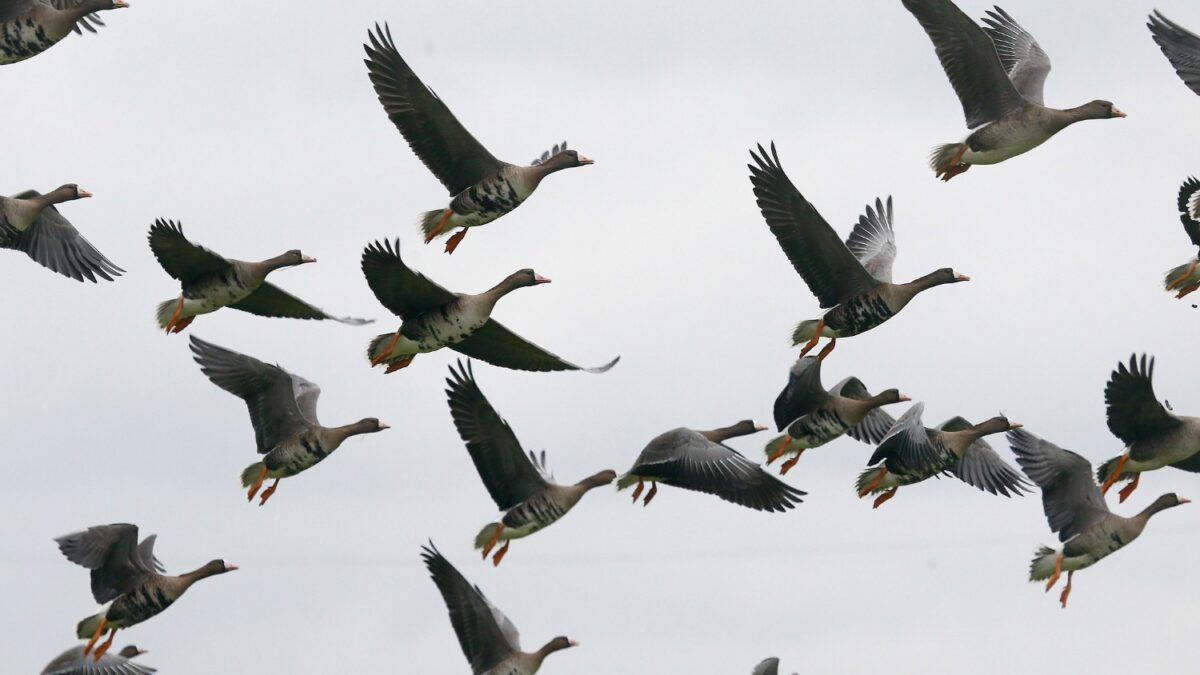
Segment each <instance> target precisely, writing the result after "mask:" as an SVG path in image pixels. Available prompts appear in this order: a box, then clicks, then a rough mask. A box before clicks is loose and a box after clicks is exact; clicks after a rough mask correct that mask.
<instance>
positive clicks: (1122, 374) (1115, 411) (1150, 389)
mask: <svg viewBox="0 0 1200 675" xmlns="http://www.w3.org/2000/svg"><path fill="white" fill-rule="evenodd" d="M1153 377H1154V359H1153V358H1150V359H1149V360H1147V357H1146V355H1145V354H1143V355H1142V358H1141V360H1140V361H1139V360H1138V358H1137V355H1136V354H1134V355H1133V356H1131V357H1129V367H1128V368H1127V367H1126V366H1125V364H1124V363H1119V364H1117V369H1116V370H1114V371H1113V372H1112V375H1111V376H1109V378H1108V385H1107V386H1105V387H1104V403H1105V405H1106V406H1107V407H1108V429H1109V431H1111V432H1112V433H1113V435H1114V436H1116V437H1117V438H1119V439H1121V440H1122V441H1124V442H1125V444H1126V445H1132V444H1133V443H1134V442H1135V441H1138V440H1142V439H1145V438H1150V437H1152V436H1156V435H1158V434H1162V433H1165V432H1167V431H1170V430H1172V429H1174V428H1176V427H1178V426H1179V425H1180V424H1182V422H1181V421H1180V420H1179V418H1178V417H1176V416H1174V415H1172V414H1171V413H1169V412H1167V409H1166V408H1164V407H1163V404H1162V403H1160V402H1159V401H1158V398H1156V397H1155V396H1154V384H1153V382H1152V378H1153ZM1135 459H1138V458H1136V457H1135Z"/></svg>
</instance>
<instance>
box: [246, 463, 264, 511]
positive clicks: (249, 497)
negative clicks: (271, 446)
mask: <svg viewBox="0 0 1200 675" xmlns="http://www.w3.org/2000/svg"><path fill="white" fill-rule="evenodd" d="M266 479H267V465H266V464H264V465H263V466H262V468H261V469H259V470H258V478H255V479H254V483H253V484H251V485H250V491H249V492H247V493H246V501H248V502H252V501H254V495H256V494H258V490H259V488H261V487H262V484H263V481H264V480H266Z"/></svg>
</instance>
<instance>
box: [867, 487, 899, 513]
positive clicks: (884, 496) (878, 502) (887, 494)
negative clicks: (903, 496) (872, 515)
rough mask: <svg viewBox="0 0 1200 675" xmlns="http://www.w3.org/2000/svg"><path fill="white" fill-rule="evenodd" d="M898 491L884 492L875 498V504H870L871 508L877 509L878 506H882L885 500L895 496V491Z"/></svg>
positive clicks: (894, 489) (892, 489) (893, 489)
mask: <svg viewBox="0 0 1200 675" xmlns="http://www.w3.org/2000/svg"><path fill="white" fill-rule="evenodd" d="M898 489H899V488H891V489H890V490H888V491H886V492H884V493H883V494H881V495H879V496H878V497H876V498H875V502H874V503H873V504H871V508H873V509H877V508H879V507H880V506H883V503H884V502H886V501H887V500H889V499H891V498H892V497H895V496H896V490H898Z"/></svg>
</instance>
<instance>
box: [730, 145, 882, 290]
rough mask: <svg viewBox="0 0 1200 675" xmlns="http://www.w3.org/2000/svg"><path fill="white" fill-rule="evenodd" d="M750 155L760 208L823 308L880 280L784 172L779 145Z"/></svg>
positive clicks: (772, 232)
mask: <svg viewBox="0 0 1200 675" xmlns="http://www.w3.org/2000/svg"><path fill="white" fill-rule="evenodd" d="M750 156H751V157H753V158H754V162H755V164H757V166H753V165H749V164H747V165H746V166H747V167H748V168H749V169H750V182H751V183H752V184H753V185H754V196H755V197H756V198H757V200H758V208H759V210H760V211H762V215H763V218H764V219H765V220H766V221H767V226H768V227H770V228H771V234H773V235H775V239H776V241H778V242H779V246H780V248H782V249H783V252H784V254H785V255H786V256H787V257H788V260H790V261H792V267H794V268H796V271H797V272H799V273H800V276H801V277H803V278H804V283H806V284H808V287H809V289H810V290H812V292H813V295H815V296H817V300H819V301H820V302H821V307H834V306H836V305H840V304H841V303H843V302H845V301H847V300H849V299H851V298H853V297H855V296H858V295H860V294H862V293H865V292H866V291H868V290H870V289H871V288H873V287H874V286H875V285H876V284H877V283H878V282H877V281H876V280H875V279H874V278H873V277H872V276H871V275H870V274H868V273H867V270H865V269H864V268H863V266H862V263H860V262H859V261H858V259H857V258H855V257H854V254H853V253H851V252H850V249H848V248H846V245H845V244H843V243H842V240H841V239H839V238H838V235H837V232H834V231H833V228H832V227H830V226H829V223H827V222H825V219H824V218H822V217H821V214H819V213H817V210H816V209H815V208H813V205H812V204H810V203H808V200H807V199H805V198H804V195H802V194H800V191H799V190H797V189H796V186H795V185H793V184H792V181H791V179H789V178H788V177H787V174H786V173H784V172H783V167H782V166H781V165H780V163H779V155H778V154H777V153H776V152H775V144H774V143H772V144H771V154H769V155H768V154H767V151H766V150H764V149H763V147H762V146H761V145H760V146H758V153H757V154H755V153H754V151H751V152H750Z"/></svg>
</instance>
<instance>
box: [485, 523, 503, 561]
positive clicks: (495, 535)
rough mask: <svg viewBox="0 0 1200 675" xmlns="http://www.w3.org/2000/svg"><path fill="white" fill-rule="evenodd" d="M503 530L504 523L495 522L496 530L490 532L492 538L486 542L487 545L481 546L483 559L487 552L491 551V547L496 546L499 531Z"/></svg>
mask: <svg viewBox="0 0 1200 675" xmlns="http://www.w3.org/2000/svg"><path fill="white" fill-rule="evenodd" d="M503 531H504V523H497V524H496V531H495V532H493V533H492V540H491V541H489V542H488V544H487V546H484V547H483V559H484V560H487V557H488V554H489V553H491V552H492V549H493V548H496V543H497V542H498V541H500V533H501V532H503Z"/></svg>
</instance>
